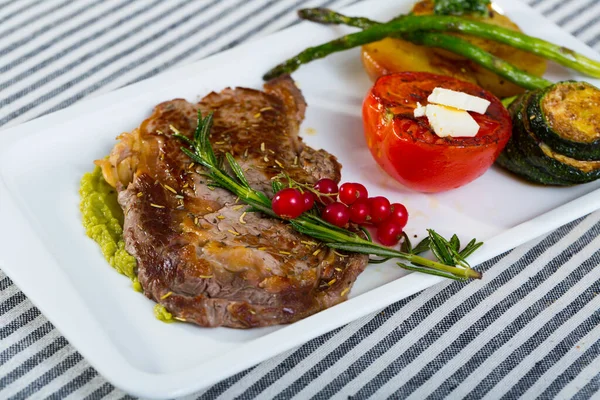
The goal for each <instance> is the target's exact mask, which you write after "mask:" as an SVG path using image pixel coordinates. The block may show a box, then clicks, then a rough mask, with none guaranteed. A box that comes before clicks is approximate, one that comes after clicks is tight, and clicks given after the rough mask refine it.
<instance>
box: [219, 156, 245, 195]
mask: <svg viewBox="0 0 600 400" xmlns="http://www.w3.org/2000/svg"><path fill="white" fill-rule="evenodd" d="M225 157H227V162H229V166H230V167H231V170H232V171H233V173H234V174H235V176H237V178H238V179H239V181H240V183H241V184H242V185H244V187H246V188H250V184H249V183H248V180H247V179H246V176H244V171H243V170H242V167H240V164H238V162H237V161H235V158H233V156H232V155H231V153H227V154H225Z"/></svg>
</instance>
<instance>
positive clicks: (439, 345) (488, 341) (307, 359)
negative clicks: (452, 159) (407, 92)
mask: <svg viewBox="0 0 600 400" xmlns="http://www.w3.org/2000/svg"><path fill="white" fill-rule="evenodd" d="M353 2H355V1H353V0H338V1H331V0H330V1H325V0H297V1H292V0H289V1H288V0H285V1H275V0H252V1H246V0H222V1H200V0H196V1H188V0H185V1H183V0H182V1H177V0H172V1H167V0H138V1H133V0H111V1H108V0H106V1H103V0H41V1H40V0H4V1H0V56H1V57H0V126H2V128H6V127H9V126H12V125H16V124H19V123H21V122H24V121H27V120H29V119H32V118H35V117H37V116H40V115H42V114H46V113H49V112H52V111H56V110H59V109H61V108H64V107H67V106H69V105H70V104H73V103H75V102H77V101H79V100H81V99H82V98H84V97H88V96H94V95H97V94H99V93H105V92H108V91H110V90H113V89H115V88H118V87H121V86H124V85H127V84H130V83H133V82H136V81H139V80H141V79H144V78H147V77H150V76H153V75H155V74H157V73H160V72H161V71H163V70H166V69H168V68H171V67H174V66H177V65H181V64H185V63H189V62H191V61H193V60H198V59H200V58H203V57H206V56H208V55H210V54H213V53H215V52H219V51H221V50H224V49H227V48H230V47H233V46H236V45H238V44H240V43H242V42H244V41H247V40H250V39H253V38H257V37H261V36H264V35H267V34H269V33H272V32H275V31H277V30H279V29H281V28H283V27H286V26H288V25H290V24H293V23H294V22H295V21H296V17H295V14H294V11H295V10H296V9H298V8H300V7H306V6H329V7H334V8H340V7H342V6H344V5H347V4H351V3H353ZM529 4H530V5H531V6H533V7H534V8H535V9H536V10H538V11H539V12H541V13H543V14H544V15H546V16H547V17H548V18H550V19H551V20H552V21H554V22H556V23H557V24H559V25H560V26H562V27H563V28H564V29H565V30H567V31H568V32H571V33H572V34H574V35H575V36H577V37H578V38H579V39H581V40H582V41H584V42H586V43H587V44H589V45H590V46H592V47H594V48H595V49H596V50H600V23H599V22H600V0H529ZM0 134H1V132H0ZM0 223H1V222H0ZM599 249H600V213H598V212H597V213H594V214H592V215H589V216H587V217H585V218H582V219H580V220H577V221H575V222H572V223H570V224H568V225H566V226H563V227H561V228H560V229H558V230H556V231H555V232H552V233H550V234H549V235H547V236H545V237H542V238H539V239H537V240H534V241H532V242H530V243H527V244H525V245H522V246H520V247H518V248H516V249H514V250H513V251H511V252H509V253H506V254H503V255H502V256H499V257H497V258H495V259H493V260H491V261H489V262H486V263H485V264H484V265H481V266H479V268H480V269H482V270H484V271H485V280H482V281H477V282H470V283H443V284H440V285H438V286H435V287H432V288H430V289H428V290H425V291H424V292H421V293H419V294H416V295H414V296H412V297H410V298H408V299H405V300H403V301H400V302H398V303H396V304H393V305H391V306H390V307H388V308H387V309H385V310H384V311H382V312H380V313H377V314H374V315H369V316H367V317H364V318H362V319H360V320H357V321H355V322H353V323H351V324H349V325H347V326H344V327H342V328H339V329H337V330H335V331H333V332H330V333H328V334H326V335H323V336H321V337H319V338H317V339H314V340H312V341H310V342H309V343H307V344H305V345H304V346H301V347H299V348H296V349H293V350H291V351H288V352H287V353H284V354H281V355H279V356H277V357H274V358H272V359H270V360H267V361H265V362H263V363H261V364H259V365H257V366H256V367H254V368H251V369H249V370H246V371H244V372H242V373H239V374H237V375H235V376H233V377H231V378H229V379H226V380H224V381H222V382H220V383H218V384H216V385H214V386H213V387H210V388H207V389H206V390H204V391H202V392H200V393H197V394H195V395H192V396H189V397H188V398H190V399H192V398H200V399H214V398H219V399H231V398H243V399H248V398H259V399H270V398H277V399H285V398H292V397H294V398H298V399H304V398H310V397H316V398H330V397H333V398H340V399H347V398H356V399H365V398H376V399H379V398H384V397H388V396H391V397H393V398H411V399H425V398H431V399H433V398H443V397H448V398H468V399H475V398H494V399H495V398H503V399H512V398H518V397H523V398H561V399H566V398H574V399H588V398H600V397H599V393H600V392H599V389H600V312H599V309H600V296H599V295H598V294H599V293H600V265H599V264H600V250H599ZM0 291H1V292H0V398H3V399H5V398H6V399H8V398H14V399H20V398H26V397H30V396H31V397H33V398H72V399H82V398H86V399H88V398H89V399H99V398H108V399H114V398H127V397H130V396H128V395H127V394H126V393H124V392H122V391H121V390H119V389H116V388H114V387H113V386H112V385H111V384H110V383H108V382H107V381H105V380H104V379H103V378H102V377H101V376H100V375H98V373H97V372H96V371H95V370H94V369H93V368H92V367H90V365H89V364H88V363H87V362H86V360H84V359H83V358H82V357H81V355H80V354H79V353H78V352H77V351H76V350H75V349H74V348H73V347H72V346H70V345H69V343H68V342H67V341H66V340H65V339H64V337H62V335H61V334H60V333H59V332H58V331H57V330H56V329H55V328H54V327H53V326H52V324H51V323H50V322H48V320H47V319H46V318H45V317H44V316H43V315H41V313H40V312H39V311H38V309H37V308H36V307H34V306H33V305H32V304H31V302H30V301H29V300H28V299H27V298H26V296H25V295H24V294H23V293H22V292H21V291H20V290H19V288H18V287H16V285H14V284H13V283H12V282H11V280H10V279H9V278H8V277H7V276H6V275H5V274H4V273H2V272H0Z"/></svg>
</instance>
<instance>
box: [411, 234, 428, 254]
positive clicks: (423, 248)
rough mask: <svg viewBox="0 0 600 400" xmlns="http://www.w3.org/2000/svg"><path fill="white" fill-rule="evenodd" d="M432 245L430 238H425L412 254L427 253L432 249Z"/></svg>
mask: <svg viewBox="0 0 600 400" xmlns="http://www.w3.org/2000/svg"><path fill="white" fill-rule="evenodd" d="M430 245H431V239H430V238H429V236H425V238H424V239H423V240H421V241H420V242H419V244H417V245H416V246H415V247H414V248H413V251H412V253H413V254H421V253H425V252H426V251H428V250H429V249H430Z"/></svg>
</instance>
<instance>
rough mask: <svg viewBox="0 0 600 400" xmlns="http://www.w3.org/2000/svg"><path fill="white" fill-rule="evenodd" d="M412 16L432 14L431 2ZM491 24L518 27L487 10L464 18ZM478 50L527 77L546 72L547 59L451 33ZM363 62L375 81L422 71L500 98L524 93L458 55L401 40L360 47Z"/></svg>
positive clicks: (415, 9)
mask: <svg viewBox="0 0 600 400" xmlns="http://www.w3.org/2000/svg"><path fill="white" fill-rule="evenodd" d="M412 13H413V14H415V15H428V14H432V13H433V2H432V1H431V0H423V1H420V2H418V3H416V4H415V6H414V7H413V10H412ZM466 18H470V19H473V20H477V21H481V22H485V23H488V24H492V25H497V26H501V27H504V28H508V29H512V30H515V31H519V27H518V26H517V25H516V24H515V23H514V22H512V21H511V20H510V19H509V18H508V17H506V16H505V15H502V14H499V13H498V12H496V11H494V10H493V9H492V8H490V14H489V17H487V16H486V17H476V16H470V17H466ZM454 35H456V36H459V37H461V38H463V39H466V40H468V41H469V42H471V43H473V44H475V45H476V46H479V47H480V48H482V49H484V50H485V51H488V52H490V53H492V54H494V55H495V56H497V57H500V58H502V59H504V60H506V61H508V62H509V63H511V64H513V65H515V66H516V67H517V68H520V69H522V70H524V71H526V72H528V73H530V74H533V75H537V76H542V75H543V74H544V72H546V60H544V59H543V58H541V57H538V56H535V55H533V54H531V53H527V52H524V51H521V50H517V49H515V48H513V47H511V46H508V45H505V44H501V43H497V42H494V41H492V40H486V39H481V38H477V37H473V36H468V35H462V34H454ZM362 61H363V65H364V68H365V70H366V71H367V73H368V74H369V76H370V77H371V79H373V80H375V79H377V78H378V77H379V76H381V75H385V74H389V73H393V72H401V71H423V72H432V73H436V74H442V75H449V76H453V77H455V78H458V79H462V80H465V81H468V82H472V83H476V84H478V85H479V86H481V87H482V88H484V89H486V90H489V91H490V92H492V93H494V94H495V95H496V96H498V97H500V98H503V97H509V96H514V95H516V94H519V93H522V92H524V89H523V88H521V87H519V86H517V85H514V84H512V83H510V82H507V81H506V80H504V78H502V77H500V76H498V75H496V74H494V73H493V72H491V71H488V70H487V69H485V68H483V67H481V66H479V65H478V64H475V63H474V62H472V61H469V60H466V59H464V58H463V57H461V56H458V55H456V54H453V53H450V52H448V51H445V50H442V49H435V48H428V47H423V46H418V45H415V44H412V43H410V42H407V41H404V40H400V39H390V38H388V39H384V40H381V41H379V42H375V43H371V44H368V45H365V46H363V48H362Z"/></svg>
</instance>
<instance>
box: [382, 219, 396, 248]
mask: <svg viewBox="0 0 600 400" xmlns="http://www.w3.org/2000/svg"><path fill="white" fill-rule="evenodd" d="M400 238H402V227H401V226H400V225H399V224H398V223H396V222H394V221H390V220H387V221H383V222H382V223H381V224H379V225H378V226H377V240H379V242H380V243H381V244H383V245H384V246H395V245H396V244H398V242H399V241H400Z"/></svg>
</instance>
